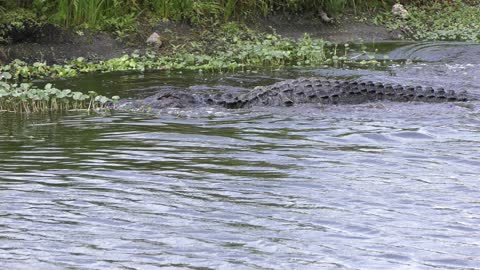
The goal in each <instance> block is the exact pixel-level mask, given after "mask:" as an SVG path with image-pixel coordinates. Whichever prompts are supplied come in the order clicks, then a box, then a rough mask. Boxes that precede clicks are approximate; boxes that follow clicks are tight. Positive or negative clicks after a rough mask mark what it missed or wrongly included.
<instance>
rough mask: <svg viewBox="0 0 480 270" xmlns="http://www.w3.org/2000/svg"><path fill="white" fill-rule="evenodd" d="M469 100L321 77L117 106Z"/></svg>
mask: <svg viewBox="0 0 480 270" xmlns="http://www.w3.org/2000/svg"><path fill="white" fill-rule="evenodd" d="M470 99H472V97H471V96H467V94H466V92H465V91H463V92H459V93H456V92H455V91H453V90H448V91H445V90H444V89H443V88H437V89H433V88H432V87H422V86H415V87H414V86H402V85H392V84H384V83H374V82H371V81H338V80H337V81H335V80H325V79H320V78H299V79H295V80H286V81H281V82H277V83H275V84H272V85H268V86H257V87H255V88H254V89H251V90H242V91H234V92H232V91H221V90H201V91H196V90H190V91H188V90H178V89H170V90H161V91H159V92H158V93H157V94H155V95H153V96H150V97H148V98H146V99H143V100H133V101H132V100H126V101H125V100H124V101H121V102H120V106H119V108H121V109H122V108H123V109H127V110H128V109H134V110H145V109H150V108H156V109H162V108H171V107H177V108H185V107H198V106H210V105H218V106H224V107H226V108H231V109H237V108H248V107H252V106H293V105H295V104H303V103H315V104H360V103H367V102H375V101H383V100H386V101H397V102H408V101H421V102H451V101H468V100H470Z"/></svg>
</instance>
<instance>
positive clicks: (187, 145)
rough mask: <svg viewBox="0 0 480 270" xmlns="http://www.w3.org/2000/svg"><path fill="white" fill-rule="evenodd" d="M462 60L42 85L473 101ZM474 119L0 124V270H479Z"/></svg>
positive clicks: (327, 115)
mask: <svg viewBox="0 0 480 270" xmlns="http://www.w3.org/2000/svg"><path fill="white" fill-rule="evenodd" d="M406 46H410V47H409V48H406ZM411 46H412V45H411V44H409V45H405V46H401V47H399V48H394V49H393V50H392V51H391V53H392V54H394V53H396V54H398V52H399V51H401V50H404V51H408V52H410V51H412V50H411V48H412V47H411ZM418 46H419V48H421V50H424V52H423V53H424V54H429V53H430V49H429V48H431V47H434V48H435V50H437V47H435V46H437V45H435V46H425V44H420V45H418ZM449 46H450V45H449ZM446 47H448V46H446ZM471 48H472V47H471V46H465V47H464V51H463V54H464V55H468V54H469V53H471V56H472V57H471V58H472V61H469V62H461V61H459V62H455V61H452V60H451V57H448V60H445V59H441V58H439V59H437V60H436V61H433V62H432V61H430V62H421V63H418V62H415V61H414V62H411V63H407V64H401V65H392V66H391V67H390V68H389V69H387V70H340V69H314V70H290V71H284V72H265V73H259V74H235V75H212V74H206V75H205V74H204V75H198V74H190V73H170V74H165V73H147V74H145V75H141V74H132V73H117V74H103V75H98V74H97V75H89V76H84V77H82V78H78V79H73V80H68V81H61V82H57V85H60V84H63V85H67V86H69V87H72V88H76V87H77V88H79V89H80V88H82V87H85V86H88V87H91V88H95V89H96V90H98V89H100V90H101V89H103V90H104V91H103V92H104V93H105V92H108V93H117V92H119V91H120V92H123V93H128V95H132V96H133V95H146V94H148V93H150V92H153V91H154V90H155V89H156V87H158V86H159V85H163V87H190V86H194V88H195V87H202V85H207V86H208V87H251V86H252V85H256V84H267V83H270V82H273V81H276V80H278V79H281V78H291V77H296V76H305V75H317V76H334V77H360V78H364V79H367V78H372V79H374V80H382V81H391V82H397V81H401V82H405V81H407V82H408V83H422V84H428V85H432V86H439V85H443V86H446V87H447V88H452V89H458V90H470V91H471V92H473V93H476V92H477V93H478V91H479V90H478V89H480V78H479V77H478V76H479V74H480V72H479V70H480V68H479V64H478V63H479V62H478V59H479V58H478V57H479V56H478V55H477V54H476V53H475V51H476V49H471ZM473 48H477V47H473ZM457 49H458V48H456V50H457ZM421 50H420V49H418V50H413V51H415V54H417V56H418V54H419V51H421ZM447 54H448V53H447ZM403 57H404V58H409V57H410V56H409V54H408V53H404V56H403ZM186 78H187V79H186ZM124 96H125V94H124ZM478 105H479V103H478V102H471V103H467V104H455V103H450V104H419V103H409V104H399V103H378V104H364V105H354V106H317V105H309V106H302V107H293V108H288V109H285V108H255V109H252V110H241V111H233V110H224V109H218V108H203V109H196V110H173V109H172V110H166V111H163V112H161V113H159V114H140V113H113V114H104V115H87V114H71V113H70V114H65V115H20V116H19V115H12V114H1V115H0V150H1V151H0V161H1V162H0V179H1V180H0V261H1V262H2V268H3V269H462V270H463V269H480V199H479V196H478V194H479V191H480V188H479V185H478V181H479V179H480V177H479V176H480V155H479V154H478V147H479V143H480V110H479V109H478Z"/></svg>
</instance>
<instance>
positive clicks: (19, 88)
mask: <svg viewBox="0 0 480 270" xmlns="http://www.w3.org/2000/svg"><path fill="white" fill-rule="evenodd" d="M9 76H11V75H9V73H7V72H3V73H2V74H1V77H0V112H1V111H4V112H5V111H7V112H17V113H42V112H52V111H53V112H58V111H72V110H85V111H99V110H106V109H109V108H112V107H114V106H115V104H116V103H117V102H118V100H119V97H118V96H114V97H112V98H111V99H110V98H107V97H105V96H102V95H98V94H97V93H96V92H94V91H89V92H88V94H84V93H81V92H73V91H72V90H70V89H63V90H61V89H57V88H55V87H53V85H52V84H50V83H48V84H46V85H45V86H44V88H38V87H35V86H32V85H31V84H28V83H20V84H9V83H7V82H5V81H3V79H8V78H9Z"/></svg>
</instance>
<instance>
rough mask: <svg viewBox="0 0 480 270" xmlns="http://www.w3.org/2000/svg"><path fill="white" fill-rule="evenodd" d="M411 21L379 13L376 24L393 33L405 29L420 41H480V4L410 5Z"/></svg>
mask: <svg viewBox="0 0 480 270" xmlns="http://www.w3.org/2000/svg"><path fill="white" fill-rule="evenodd" d="M406 9H407V10H408V12H409V15H408V18H407V19H404V20H402V19H399V18H396V17H395V16H393V15H392V14H391V13H390V12H385V13H381V14H379V15H378V16H377V17H376V18H375V21H376V23H378V24H382V25H386V26H387V27H388V28H389V29H392V30H401V31H403V32H404V33H406V35H407V36H408V37H410V38H413V39H416V40H448V41H473V42H480V2H478V1H461V0H454V1H438V2H437V1H429V3H423V4H420V5H419V4H418V3H417V4H409V5H407V6H406Z"/></svg>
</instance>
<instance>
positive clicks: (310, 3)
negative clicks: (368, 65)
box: [0, 0, 393, 27]
mask: <svg viewBox="0 0 480 270" xmlns="http://www.w3.org/2000/svg"><path fill="white" fill-rule="evenodd" d="M38 2H39V1H36V0H33V1H32V0H0V10H2V7H3V9H5V8H11V7H12V6H15V5H16V6H17V7H25V8H31V9H35V10H37V9H39V4H38ZM386 2H393V0H43V1H41V3H42V5H41V6H42V8H41V11H40V12H41V13H45V12H46V13H50V14H53V15H54V16H53V18H54V20H55V21H56V22H58V23H61V24H62V25H65V26H67V27H70V26H76V25H86V26H90V27H97V26H99V25H101V24H102V22H104V21H105V20H108V19H115V18H120V17H122V16H125V15H132V14H133V15H134V16H137V15H139V14H143V13H150V14H153V15H155V16H157V17H160V18H162V19H168V20H173V21H187V22H191V23H194V24H202V23H203V24H210V23H212V22H222V21H223V22H225V21H229V20H243V19H246V18H247V19H255V18H258V17H264V16H267V15H270V14H273V13H278V12H283V13H293V14H300V13H304V12H312V11H313V12H315V11H318V10H320V9H323V10H325V11H326V12H328V13H333V14H338V13H341V12H343V11H344V10H345V9H352V8H353V9H354V10H357V9H368V8H373V7H377V6H380V5H381V4H384V3H386ZM46 7H47V8H46ZM50 14H42V15H50Z"/></svg>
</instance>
